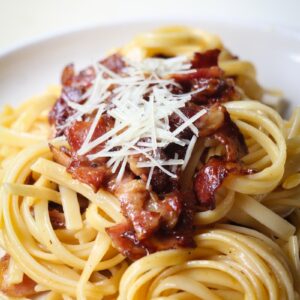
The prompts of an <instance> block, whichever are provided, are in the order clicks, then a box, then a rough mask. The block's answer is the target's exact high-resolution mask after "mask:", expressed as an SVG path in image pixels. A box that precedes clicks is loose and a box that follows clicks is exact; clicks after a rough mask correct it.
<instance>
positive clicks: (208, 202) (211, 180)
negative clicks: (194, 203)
mask: <svg viewBox="0 0 300 300" xmlns="http://www.w3.org/2000/svg"><path fill="white" fill-rule="evenodd" d="M253 172H254V171H253V170H245V169H243V168H242V165H241V163H237V162H228V161H226V160H225V159H224V158H222V157H217V156H214V157H211V158H210V159H209V161H208V162H207V163H206V164H205V165H204V166H203V167H202V168H201V169H200V170H199V172H198V173H197V174H196V177H195V180H194V191H195V193H196V195H197V199H198V201H199V202H200V204H201V205H202V206H204V207H206V208H208V209H214V208H215V193H216V192H217V190H218V189H219V188H220V187H221V185H222V183H223V182H224V180H225V179H226V178H227V177H228V176H233V175H247V174H252V173H253Z"/></svg>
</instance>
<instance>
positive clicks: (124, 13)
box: [0, 0, 300, 52]
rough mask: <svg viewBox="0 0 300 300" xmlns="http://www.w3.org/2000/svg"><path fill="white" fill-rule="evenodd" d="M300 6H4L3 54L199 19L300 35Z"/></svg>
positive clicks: (114, 1)
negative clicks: (114, 29) (127, 26)
mask: <svg viewBox="0 0 300 300" xmlns="http://www.w3.org/2000/svg"><path fill="white" fill-rule="evenodd" d="M299 13H300V0H285V1H283V0H152V1H143V0H26V1H25V0H23V1H22V0H9V1H8V0H0V52H3V51H5V50H7V49H10V48H13V47H15V46H17V45H21V44H22V43H25V42H29V41H31V40H34V39H37V38H39V37H41V36H44V35H49V34H55V33H59V32H62V31H67V30H72V29H73V28H80V27H85V26H91V25H93V24H101V23H108V22H109V23H111V22H115V21H117V22H120V21H134V20H155V19H165V18H170V19H173V20H176V18H180V19H184V18H185V19H189V18H193V19H195V18H199V19H210V20H217V21H228V22H237V23H240V22H242V23H247V24H256V25H257V24H263V25H268V26H280V27H285V28H289V29H292V30H295V31H298V32H300V18H299Z"/></svg>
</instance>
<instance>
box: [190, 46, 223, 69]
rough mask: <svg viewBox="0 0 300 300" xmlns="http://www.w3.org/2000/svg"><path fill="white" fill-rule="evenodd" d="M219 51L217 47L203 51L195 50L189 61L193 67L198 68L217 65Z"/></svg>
mask: <svg viewBox="0 0 300 300" xmlns="http://www.w3.org/2000/svg"><path fill="white" fill-rule="evenodd" d="M220 52H221V51H220V50H219V49H212V50H207V51H206V52H204V53H200V52H196V53H195V54H194V57H193V59H192V61H191V63H192V67H193V68H194V69H199V68H210V67H213V66H218V58H219V55H220Z"/></svg>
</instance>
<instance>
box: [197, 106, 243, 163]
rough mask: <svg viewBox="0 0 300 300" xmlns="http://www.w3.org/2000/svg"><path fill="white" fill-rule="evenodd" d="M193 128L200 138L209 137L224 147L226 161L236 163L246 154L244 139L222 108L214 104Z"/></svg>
mask: <svg viewBox="0 0 300 300" xmlns="http://www.w3.org/2000/svg"><path fill="white" fill-rule="evenodd" d="M195 126H196V127H197V128H198V129H199V135H200V136H201V137H211V138H213V139H216V140H217V141H219V142H220V143H221V144H222V145H224V146H225V149H226V157H227V161H237V160H238V159H239V158H241V157H242V156H244V155H245V154H247V152H248V150H247V146H246V143H245V140H244V137H243V135H242V134H241V132H240V130H239V128H238V127H237V126H236V124H235V123H234V122H233V121H232V120H231V118H230V115H229V113H228V112H227V110H226V108H225V107H224V106H222V105H219V104H217V103H216V104H214V105H213V106H211V107H210V108H208V109H207V113H206V114H204V115H203V116H202V117H200V118H199V120H198V121H196V122H195Z"/></svg>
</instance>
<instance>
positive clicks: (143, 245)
mask: <svg viewBox="0 0 300 300" xmlns="http://www.w3.org/2000/svg"><path fill="white" fill-rule="evenodd" d="M177 196H178V195H176V192H175V193H174V194H170V195H169V196H168V197H166V198H165V200H163V201H162V202H164V201H165V202H164V204H162V206H165V208H164V209H165V210H164V209H163V208H162V206H161V207H160V209H161V210H160V213H161V214H162V215H163V214H165V215H164V218H165V219H166V220H167V219H168V218H169V217H171V219H172V220H173V217H172V216H171V215H169V214H170V211H172V210H173V209H171V210H170V208H169V207H168V206H172V205H174V204H175V203H177V200H178V198H177ZM180 197H181V196H180ZM182 197H184V198H182V199H181V200H180V201H181V202H182V203H181V204H180V205H181V206H182V209H183V210H182V211H181V215H180V219H179V220H178V222H177V223H176V225H175V224H172V227H169V228H166V227H159V228H157V231H155V232H154V233H153V234H152V235H151V236H149V237H148V238H146V239H143V240H140V239H138V237H137V235H136V232H135V230H134V227H133V226H132V225H131V224H130V222H125V223H122V224H117V225H115V226H113V227H110V228H106V231H107V233H108V234H109V236H110V237H111V239H112V241H113V244H114V246H115V247H116V248H117V249H118V251H119V252H121V253H122V254H123V255H125V256H127V257H128V258H129V259H131V260H137V259H139V258H141V257H143V256H145V255H147V254H149V253H153V252H156V251H162V250H167V249H177V248H182V247H189V248H190V247H194V246H195V242H194V240H193V217H194V213H195V207H194V205H195V200H194V197H193V196H191V195H183V196H182ZM171 199H172V200H171ZM175 199H176V200H175ZM173 201H174V202H173ZM148 205H149V206H150V204H148ZM176 205H177V204H176ZM167 222H169V220H168V221H167ZM174 226H175V227H174Z"/></svg>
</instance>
